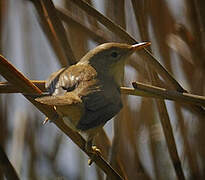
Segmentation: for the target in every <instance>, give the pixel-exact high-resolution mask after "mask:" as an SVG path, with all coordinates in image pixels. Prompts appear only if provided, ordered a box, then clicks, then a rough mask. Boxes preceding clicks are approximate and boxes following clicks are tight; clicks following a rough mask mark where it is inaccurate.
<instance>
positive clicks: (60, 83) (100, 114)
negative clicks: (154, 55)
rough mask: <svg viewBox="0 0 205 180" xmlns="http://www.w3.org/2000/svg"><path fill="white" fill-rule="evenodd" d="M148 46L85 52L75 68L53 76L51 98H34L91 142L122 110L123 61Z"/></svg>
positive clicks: (118, 46) (105, 46)
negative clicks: (53, 107)
mask: <svg viewBox="0 0 205 180" xmlns="http://www.w3.org/2000/svg"><path fill="white" fill-rule="evenodd" d="M147 45H149V43H140V44H136V45H127V44H120V43H105V44H102V45H100V46H98V47H96V48H95V49H93V50H91V51H90V52H88V53H87V54H86V55H85V56H84V57H83V58H82V59H81V60H80V61H79V62H78V63H77V64H76V65H72V66H70V67H68V68H62V69H60V70H59V71H57V72H56V73H53V74H52V75H51V76H50V77H49V79H48V81H47V83H46V88H47V89H48V91H49V93H50V94H51V95H50V96H46V97H40V98H36V101H38V102H41V103H43V104H48V105H54V106H55V107H56V111H57V112H58V114H59V115H60V116H62V117H63V120H64V121H65V123H66V124H67V125H68V126H70V127H71V128H73V129H74V130H76V131H79V132H80V133H82V134H86V140H87V141H92V139H93V137H94V136H95V135H96V134H97V132H98V130H99V128H101V127H102V126H103V125H104V124H105V123H106V122H107V121H108V120H110V119H111V118H112V117H113V116H115V115H116V114H117V113H118V112H119V111H120V109H121V108H122V102H121V95H120V86H121V85H122V81H123V75H124V64H125V60H126V59H127V57H128V56H129V55H131V54H132V53H133V52H134V51H136V50H137V49H140V48H143V47H145V46H147Z"/></svg>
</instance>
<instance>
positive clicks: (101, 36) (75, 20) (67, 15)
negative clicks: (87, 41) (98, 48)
mask: <svg viewBox="0 0 205 180" xmlns="http://www.w3.org/2000/svg"><path fill="white" fill-rule="evenodd" d="M56 10H57V13H58V16H59V18H60V19H62V20H63V21H64V22H65V23H67V24H68V25H76V26H78V27H80V28H81V29H83V30H84V31H85V32H86V34H87V35H89V36H90V37H91V38H92V39H93V40H95V41H96V42H98V43H105V42H108V41H110V39H111V38H110V37H108V35H107V34H106V33H104V32H103V31H102V30H101V29H99V28H96V27H94V26H92V25H90V26H89V27H87V25H86V24H85V22H84V21H82V20H81V19H80V18H79V17H78V16H76V15H74V14H72V13H71V12H69V11H68V10H65V9H62V8H56Z"/></svg>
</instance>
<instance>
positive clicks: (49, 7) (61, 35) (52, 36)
mask: <svg viewBox="0 0 205 180" xmlns="http://www.w3.org/2000/svg"><path fill="white" fill-rule="evenodd" d="M31 2H33V4H34V5H35V7H36V10H37V12H38V15H39V17H40V20H41V25H42V28H43V30H44V31H45V35H46V37H47V38H48V40H49V41H50V44H51V46H52V48H53V50H54V52H55V53H56V56H57V57H58V60H59V62H60V63H61V65H62V66H68V65H70V64H73V63H75V62H76V60H75V57H74V55H73V52H72V49H71V46H70V44H69V42H68V40H67V36H66V33H65V29H64V27H63V25H62V22H61V21H60V20H59V18H58V16H57V12H56V9H55V7H54V5H53V3H52V2H51V1H50V0H48V1H42V0H31Z"/></svg>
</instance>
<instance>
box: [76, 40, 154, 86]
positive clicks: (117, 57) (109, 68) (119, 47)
mask: <svg viewBox="0 0 205 180" xmlns="http://www.w3.org/2000/svg"><path fill="white" fill-rule="evenodd" d="M148 45H150V43H149V42H143V43H138V44H134V45H128V44H123V43H105V44H101V45H99V46H97V47H96V48H94V49H92V50H91V51H89V52H88V53H87V54H86V55H85V56H84V57H83V58H82V59H81V60H80V61H79V64H85V63H88V64H90V65H91V66H93V67H94V68H95V69H96V71H97V72H98V74H99V75H100V76H112V77H113V78H114V80H115V81H116V83H117V84H118V85H121V81H122V80H123V76H124V65H125V61H126V59H127V58H128V57H129V56H130V55H131V54H132V53H134V52H135V51H137V50H139V49H142V48H144V47H146V46H148Z"/></svg>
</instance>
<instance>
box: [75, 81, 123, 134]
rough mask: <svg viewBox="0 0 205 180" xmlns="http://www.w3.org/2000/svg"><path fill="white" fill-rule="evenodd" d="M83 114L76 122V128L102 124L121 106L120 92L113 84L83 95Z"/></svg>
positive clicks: (85, 128) (83, 128)
mask: <svg viewBox="0 0 205 180" xmlns="http://www.w3.org/2000/svg"><path fill="white" fill-rule="evenodd" d="M82 100H83V102H84V106H85V114H84V116H83V117H82V118H81V120H80V121H79V122H78V125H77V128H78V129H81V130H88V129H90V128H94V127H97V126H99V125H103V124H104V123H105V122H107V121H108V120H110V119H111V118H112V117H113V116H115V115H116V114H117V113H118V112H119V111H120V109H121V108H122V103H121V98H120V92H119V91H118V89H117V88H116V87H114V86H112V85H111V86H110V87H109V90H108V89H107V90H106V89H102V90H101V91H96V92H94V93H91V94H89V95H87V96H85V97H84V98H83V99H82Z"/></svg>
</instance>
